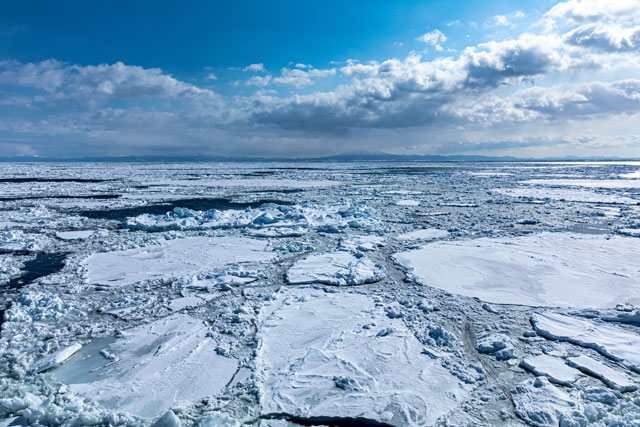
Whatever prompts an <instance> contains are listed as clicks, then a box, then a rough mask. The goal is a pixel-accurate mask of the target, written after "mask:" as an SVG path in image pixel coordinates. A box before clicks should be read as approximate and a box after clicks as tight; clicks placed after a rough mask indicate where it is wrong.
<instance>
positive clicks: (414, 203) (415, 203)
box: [396, 199, 420, 206]
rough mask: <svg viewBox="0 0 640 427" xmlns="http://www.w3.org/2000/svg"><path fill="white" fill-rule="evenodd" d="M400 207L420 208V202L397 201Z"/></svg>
mask: <svg viewBox="0 0 640 427" xmlns="http://www.w3.org/2000/svg"><path fill="white" fill-rule="evenodd" d="M396 205H398V206H420V200H407V199H403V200H396Z"/></svg>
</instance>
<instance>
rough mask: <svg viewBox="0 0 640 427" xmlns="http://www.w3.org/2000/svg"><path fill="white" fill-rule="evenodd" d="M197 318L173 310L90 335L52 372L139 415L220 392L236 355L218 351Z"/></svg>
mask: <svg viewBox="0 0 640 427" xmlns="http://www.w3.org/2000/svg"><path fill="white" fill-rule="evenodd" d="M207 332H208V328H207V326H206V325H205V323H204V322H203V321H201V320H198V319H194V318H192V317H190V316H188V315H185V314H175V315H173V316H170V317H167V318H165V319H161V320H158V321H155V322H153V323H149V324H146V325H142V326H138V327H136V328H133V329H129V330H126V331H124V336H123V337H121V338H115V339H114V338H105V339H100V340H97V341H94V342H93V343H91V344H89V345H87V346H85V347H84V348H83V349H82V350H80V351H79V352H78V353H76V354H75V355H74V356H73V357H72V358H71V359H69V360H68V361H67V363H65V364H64V365H62V366H61V367H59V368H57V369H55V370H53V371H52V373H51V378H52V379H53V380H55V381H61V382H63V383H65V384H67V385H68V386H69V387H70V388H71V390H72V391H73V392H75V393H77V394H79V395H81V396H83V397H85V398H89V399H92V400H94V401H97V402H99V403H101V404H102V405H103V406H105V407H107V408H110V409H113V410H116V411H118V412H125V411H126V412H129V413H131V414H133V415H137V416H140V417H143V418H155V417H158V416H160V415H162V414H163V413H164V412H166V411H167V410H168V409H169V408H171V407H172V406H173V405H176V404H179V403H180V402H183V403H190V402H194V401H197V400H198V399H202V398H205V397H208V396H214V395H216V394H217V393H219V392H220V391H221V390H222V389H223V387H224V386H225V385H226V384H227V383H228V382H229V381H230V380H231V378H232V377H233V374H234V373H235V371H236V369H237V366H238V361H237V360H236V359H233V358H229V357H225V356H221V355H219V354H217V353H216V346H217V343H216V341H215V340H214V339H213V338H210V337H208V336H207Z"/></svg>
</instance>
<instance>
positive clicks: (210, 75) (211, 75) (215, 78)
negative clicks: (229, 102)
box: [207, 73, 218, 80]
mask: <svg viewBox="0 0 640 427" xmlns="http://www.w3.org/2000/svg"><path fill="white" fill-rule="evenodd" d="M207 79H208V80H218V76H216V75H215V74H213V73H209V74H208V75H207Z"/></svg>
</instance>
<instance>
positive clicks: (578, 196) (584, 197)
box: [491, 187, 640, 205]
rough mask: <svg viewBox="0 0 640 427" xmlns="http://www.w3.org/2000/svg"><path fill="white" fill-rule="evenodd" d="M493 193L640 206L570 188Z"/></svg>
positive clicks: (638, 202)
mask: <svg viewBox="0 0 640 427" xmlns="http://www.w3.org/2000/svg"><path fill="white" fill-rule="evenodd" d="M491 193H494V194H503V195H505V196H510V197H517V198H522V199H528V200H531V199H536V200H555V201H565V202H585V203H603V204H622V205H640V199H633V198H631V197H627V196H621V195H618V194H601V193H596V192H593V191H588V190H573V189H569V188H535V187H531V188H494V189H492V190H491Z"/></svg>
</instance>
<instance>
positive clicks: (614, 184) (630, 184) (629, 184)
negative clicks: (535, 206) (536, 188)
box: [520, 179, 640, 188]
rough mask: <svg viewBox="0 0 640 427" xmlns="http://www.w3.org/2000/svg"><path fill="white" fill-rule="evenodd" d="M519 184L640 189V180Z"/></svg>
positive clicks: (562, 180)
mask: <svg viewBox="0 0 640 427" xmlns="http://www.w3.org/2000/svg"><path fill="white" fill-rule="evenodd" d="M520 183H521V184H533V185H548V186H558V187H560V186H563V187H587V188H640V180H626V179H529V180H526V181H521V182H520Z"/></svg>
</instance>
